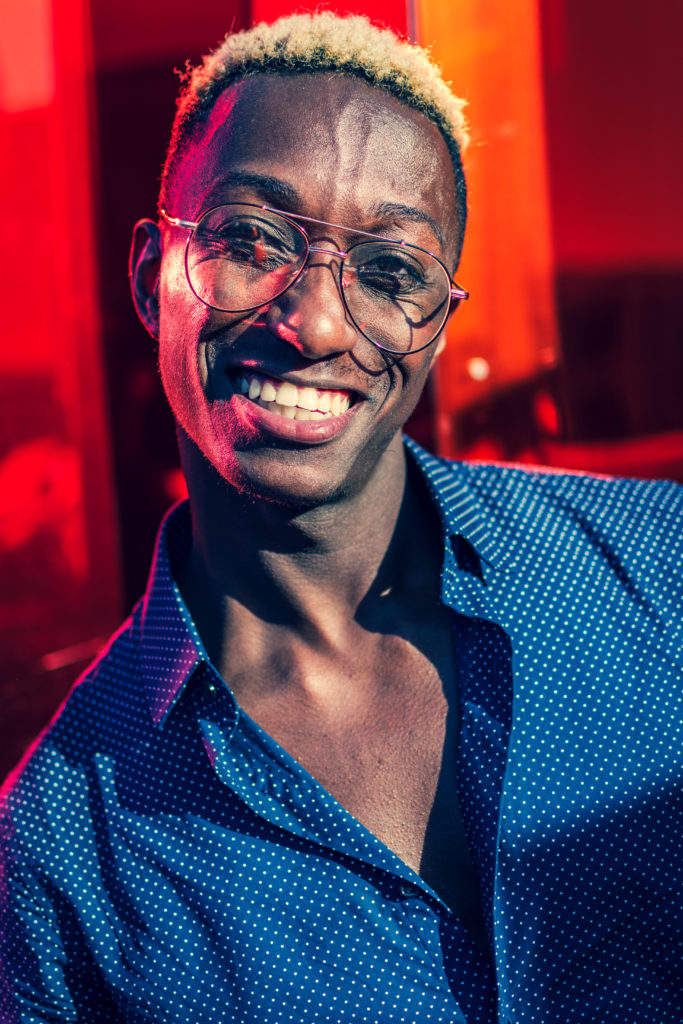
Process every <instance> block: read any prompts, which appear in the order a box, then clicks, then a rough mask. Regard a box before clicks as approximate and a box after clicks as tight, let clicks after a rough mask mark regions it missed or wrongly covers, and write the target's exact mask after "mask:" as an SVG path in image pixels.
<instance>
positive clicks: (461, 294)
mask: <svg viewBox="0 0 683 1024" xmlns="http://www.w3.org/2000/svg"><path fill="white" fill-rule="evenodd" d="M469 297H470V293H469V292H466V291H465V289H464V288H461V287H460V285H459V284H452V285H451V299H469Z"/></svg>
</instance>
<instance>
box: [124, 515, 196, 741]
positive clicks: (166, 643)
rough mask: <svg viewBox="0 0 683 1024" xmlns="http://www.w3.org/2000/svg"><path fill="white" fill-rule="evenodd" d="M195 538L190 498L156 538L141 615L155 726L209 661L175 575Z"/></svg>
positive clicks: (143, 665) (142, 645)
mask: <svg viewBox="0 0 683 1024" xmlns="http://www.w3.org/2000/svg"><path fill="white" fill-rule="evenodd" d="M191 542H192V519H191V515H190V503H189V501H182V502H180V503H179V504H178V505H176V506H174V507H173V508H172V509H171V510H170V511H169V512H168V513H167V515H166V516H165V518H164V520H163V522H162V524H161V528H160V530H159V535H158V537H157V542H156V547H155V550H154V558H153V559H152V568H151V570H150V575H149V581H148V584H147V590H146V592H145V596H144V598H143V602H142V609H141V620H140V667H141V670H142V675H143V678H144V684H145V687H146V689H147V693H148V699H149V706H150V710H151V712H152V718H153V720H154V723H155V725H163V724H164V722H165V720H166V718H167V717H168V715H169V713H170V711H171V709H172V707H173V705H174V704H175V703H176V701H177V699H178V697H179V695H180V693H181V691H182V690H183V688H184V686H185V684H186V683H187V681H188V679H189V678H190V676H191V675H192V674H193V673H194V671H195V669H197V667H198V666H199V665H200V664H202V663H204V664H206V665H210V662H209V659H208V656H207V654H206V651H205V650H204V645H203V644H202V641H201V639H200V636H199V633H198V632H197V628H196V626H195V624H194V622H193V620H192V616H191V615H190V613H189V611H188V608H187V605H186V604H185V602H184V600H183V598H182V596H181V593H180V590H179V589H178V584H177V583H176V581H175V578H174V575H173V568H172V567H173V564H174V563H175V564H179V563H180V562H181V561H182V560H183V559H184V558H185V557H186V556H187V555H188V554H189V550H190V545H191Z"/></svg>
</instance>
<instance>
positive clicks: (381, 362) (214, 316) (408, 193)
mask: <svg viewBox="0 0 683 1024" xmlns="http://www.w3.org/2000/svg"><path fill="white" fill-rule="evenodd" d="M227 202H244V203H259V204H267V205H269V206H273V207H276V208H278V209H281V210H282V209H283V210H286V211H289V212H291V213H294V214H300V215H304V216H307V217H312V218H316V219H317V220H323V221H327V222H333V223H335V224H343V225H345V226H347V227H348V230H341V229H339V228H332V227H322V226H320V225H309V226H308V227H307V231H308V234H309V237H310V238H311V240H312V242H313V244H314V245H320V246H321V247H323V248H328V249H337V250H345V249H347V248H348V247H349V246H351V245H352V244H353V243H354V242H356V241H360V240H361V238H360V237H358V236H357V237H354V229H356V230H360V231H370V232H374V233H376V234H380V235H384V236H386V237H388V238H392V239H396V240H400V239H404V240H406V241H410V242H413V243H415V244H416V245H419V246H421V247H423V248H425V249H427V250H429V251H431V252H433V253H435V255H437V256H439V257H440V258H441V259H442V261H443V262H444V263H445V265H446V266H447V267H448V269H449V272H451V273H452V272H454V270H455V264H456V259H457V236H458V232H457V223H456V217H455V192H454V180H453V172H452V167H451V162H450V158H449V155H448V151H447V148H446V145H445V142H444V140H443V138H442V136H441V134H440V133H439V131H438V130H437V128H436V127H435V126H434V125H433V124H432V123H431V122H430V121H429V120H428V119H427V118H425V117H424V116H423V115H422V114H420V113H418V112H416V111H413V110H412V109H410V108H409V107H406V106H404V105H403V104H401V103H399V102H398V101H397V100H395V99H394V98H393V97H391V96H389V95H388V94H386V93H384V92H383V91H381V90H379V89H377V88H373V87H370V86H367V85H366V84H365V83H363V82H360V81H359V80H357V79H354V78H351V77H349V76H337V77H332V76H327V75H322V74H316V75H298V76H296V75H295V76H285V75H261V76H256V77H253V78H250V79H247V80H245V81H242V82H239V83H237V84H235V85H233V86H231V87H230V88H228V89H227V90H226V91H225V92H224V93H223V94H222V96H221V97H220V98H219V99H218V101H217V103H216V105H215V107H214V108H213V110H212V113H211V116H210V118H209V121H208V123H207V124H206V126H205V127H204V129H203V130H202V133H201V136H200V137H199V138H198V139H197V141H196V142H195V143H194V144H193V146H192V148H191V149H190V150H189V152H188V154H187V155H186V156H185V158H184V160H183V163H182V165H181V168H180V170H179V173H178V175H177V178H176V182H175V187H174V190H173V205H174V208H173V209H171V210H169V211H168V212H169V213H170V214H172V215H173V216H176V217H180V218H183V219H185V220H196V219H197V218H198V217H199V216H200V214H201V213H202V212H203V211H205V210H207V209H209V208H211V207H213V206H216V205H218V204H221V203H227ZM434 225H436V226H437V229H436V231H435V227H434ZM186 237H187V232H186V231H185V230H182V229H178V228H174V227H169V228H165V229H164V234H163V255H162V260H161V267H160V272H159V356H160V367H161V375H162V380H163V384H164V388H165V391H166V394H167V397H168V400H169V402H170V404H171V408H172V410H173V413H174V415H175V417H176V420H177V421H178V423H179V425H180V427H181V428H182V431H181V442H182V436H183V431H184V433H185V434H187V435H188V436H189V437H190V438H191V439H192V441H193V442H194V445H196V447H197V448H198V449H199V450H200V451H201V452H202V453H203V455H204V456H205V457H206V459H208V460H209V462H210V463H211V464H212V465H213V467H214V468H215V470H216V471H217V472H218V473H219V474H220V476H221V477H223V478H224V479H225V480H227V481H228V482H230V483H231V484H233V485H234V486H236V487H238V488H239V489H241V490H245V491H247V492H248V493H251V494H253V495H257V496H262V497H265V498H268V499H271V500H275V501H279V502H282V503H284V504H287V505H290V506H294V507H308V506H311V505H316V504H320V503H323V502H326V501H330V500H333V499H335V498H337V497H340V496H342V495H345V494H348V493H352V492H354V491H355V490H358V489H360V488H362V487H363V485H364V483H365V482H366V481H367V480H368V479H369V478H370V476H371V475H372V474H373V473H374V472H375V471H376V469H377V467H378V465H379V464H380V463H381V461H382V459H383V458H384V459H385V460H386V459H387V458H389V457H391V456H390V454H389V455H387V454H386V453H387V451H388V449H390V446H392V444H396V443H397V437H398V432H399V431H400V428H401V427H402V425H403V424H404V422H405V421H406V419H407V418H408V416H409V415H410V413H411V412H412V410H413V408H414V407H415V404H416V402H417V400H418V397H419V395H420V392H421V390H422V388H423V385H424V383H425V380H426V377H427V374H428V371H429V367H430V365H431V363H432V361H433V359H434V356H435V354H436V352H437V348H438V343H434V344H433V345H432V346H430V347H429V348H427V349H426V350H424V351H421V352H418V353H415V354H412V355H407V356H404V357H401V358H397V357H390V356H388V355H386V354H383V353H381V352H380V351H378V350H377V349H376V348H375V347H374V346H373V345H372V343H371V342H370V341H368V340H367V339H366V338H365V337H364V336H363V335H362V334H361V333H360V332H359V330H358V329H357V328H356V327H355V325H354V324H353V322H352V321H351V320H350V318H349V316H348V314H347V313H346V311H345V309H344V305H343V302H342V300H341V297H340V294H339V284H338V281H339V276H338V263H339V261H338V260H337V259H336V257H331V256H327V255H324V256H323V255H317V254H311V256H310V257H309V263H308V269H307V271H306V272H305V273H304V275H303V276H302V278H300V279H299V280H298V281H297V282H295V284H294V285H293V286H292V287H291V288H290V289H288V291H286V292H285V293H284V294H283V295H281V296H279V297H278V298H277V299H275V300H274V301H272V302H271V303H269V304H268V305H266V306H262V307H261V308H259V309H257V310H254V311H250V312H247V313H239V314H234V313H232V314H230V313H222V312H218V311H216V310H212V309H210V308H209V307H207V306H206V305H204V304H202V303H201V302H200V301H199V300H198V299H197V298H196V297H195V296H194V295H193V293H192V291H191V290H190V288H189V286H188V283H187V279H186V275H185V268H184V248H185V241H186ZM254 379H256V380H257V382H258V384H259V385H261V386H263V385H264V384H266V383H267V384H269V385H270V387H271V388H274V389H275V393H276V395H279V394H280V393H281V392H280V388H281V387H282V384H283V383H287V384H289V385H293V386H294V387H295V388H297V389H299V390H298V391H297V392H296V398H297V406H299V405H300V404H302V402H303V404H304V405H306V404H317V405H318V406H321V408H322V410H324V411H330V412H332V415H331V416H330V415H325V416H323V417H322V418H319V417H317V416H314V418H313V419H306V418H303V417H304V416H305V413H304V414H301V413H296V414H295V415H294V416H292V412H291V409H292V406H285V407H283V406H282V404H281V403H280V402H279V401H276V402H275V403H273V402H272V401H268V400H267V397H268V396H271V397H272V395H273V391H272V390H270V389H269V388H268V387H266V388H265V391H264V393H263V395H262V396H259V397H256V396H254V397H252V398H250V397H249V394H248V393H247V394H245V393H244V388H245V386H246V385H245V381H246V382H247V383H250V382H251V381H252V380H254ZM304 388H305V389H309V390H307V392H306V393H305V395H303V394H302V390H301V389H304ZM310 389H313V390H310ZM254 390H255V388H252V392H253V391H254ZM285 392H286V397H287V399H288V401H291V400H292V397H293V392H292V391H291V388H286V389H285ZM285 392H282V394H283V396H284V395H285ZM328 392H329V400H328V398H327V397H326V393H328ZM300 399H301V400H302V401H300ZM311 400H313V401H311ZM346 406H348V409H346ZM345 409H346V411H344V410H345ZM312 411H313V412H319V411H320V410H319V409H314V410H312ZM300 417H301V418H300ZM394 458H395V456H394Z"/></svg>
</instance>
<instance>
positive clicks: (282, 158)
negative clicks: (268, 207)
mask: <svg viewBox="0 0 683 1024" xmlns="http://www.w3.org/2000/svg"><path fill="white" fill-rule="evenodd" d="M235 169H243V170H246V169H248V170H258V171H259V172H261V173H264V174H268V175H271V176H274V177H277V178H280V179H282V180H283V181H286V182H289V183H292V184H294V185H295V186H296V188H297V191H298V192H299V193H300V194H301V195H302V197H303V200H304V201H305V203H306V204H308V207H307V210H306V211H301V212H308V213H309V215H311V216H319V217H320V218H321V219H325V220H335V219H336V218H338V217H340V216H341V215H342V211H343V208H345V211H346V212H344V213H343V216H347V217H348V216H351V215H353V214H354V213H355V214H356V216H361V217H362V216H363V215H364V212H365V211H366V209H367V208H368V204H370V205H372V203H376V201H377V200H378V198H381V199H382V200H384V201H386V202H390V203H391V202H394V203H400V204H404V205H405V204H407V205H411V206H418V207H422V208H425V209H426V212H427V213H428V214H429V215H430V216H432V217H436V219H437V220H438V221H439V223H440V226H441V227H442V229H443V231H444V234H449V233H450V231H451V230H454V228H455V184H454V175H453V168H452V164H451V159H450V155H449V153H448V148H447V146H446V143H445V141H444V139H443V136H442V135H441V132H440V131H439V129H438V128H437V127H436V125H435V124H434V123H433V122H432V121H430V120H429V119H428V118H427V117H426V116H425V115H424V114H422V113H420V112H419V111H417V110H414V109H413V108H411V107H408V106H407V105H405V104H403V103H401V102H400V101H399V100H398V99H396V98H395V97H394V96H391V95H390V94H389V93H387V92H385V91H384V90H383V89H379V88H377V87H375V86H370V85H368V84H366V83H365V82H362V81H361V80H360V79H357V78H354V77H352V76H349V75H334V76H333V75H328V74H322V73H314V74H293V75H282V74H260V75H255V76H253V77H251V78H248V79H245V80H242V81H239V82H236V83H234V84H233V85H231V86H229V87H228V88H227V89H225V90H224V92H223V93H221V95H220V96H219V97H218V99H217V101H216V103H215V104H214V106H213V108H212V110H211V112H210V114H209V116H208V119H207V120H206V122H204V123H203V124H202V125H201V126H200V127H199V129H198V131H197V132H196V134H195V136H194V138H193V141H192V143H191V144H190V146H189V147H188V150H187V152H186V154H185V155H184V157H183V160H182V162H181V164H180V167H179V168H178V173H177V174H176V178H175V187H174V193H175V196H176V198H177V201H178V202H179V204H182V206H181V207H180V208H181V209H182V215H183V216H189V215H193V216H196V215H197V214H198V213H199V212H201V210H202V209H205V208H206V205H207V202H209V203H213V202H220V201H221V200H222V195H221V188H222V185H221V183H222V181H224V180H226V179H227V178H228V177H229V172H230V171H234V170H235ZM323 207H324V208H325V209H324V213H323V212H322V208H323ZM314 208H315V209H314ZM341 222H342V223H347V222H348V221H341ZM358 226H360V225H358Z"/></svg>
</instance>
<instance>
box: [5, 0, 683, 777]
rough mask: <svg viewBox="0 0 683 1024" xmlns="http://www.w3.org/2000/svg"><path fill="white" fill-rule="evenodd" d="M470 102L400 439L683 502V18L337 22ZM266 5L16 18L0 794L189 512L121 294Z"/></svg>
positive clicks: (478, 4) (8, 34)
mask: <svg viewBox="0 0 683 1024" xmlns="http://www.w3.org/2000/svg"><path fill="white" fill-rule="evenodd" d="M318 6H320V7H329V8H331V9H333V10H336V11H338V12H339V13H359V12H361V13H366V14H368V15H369V16H370V17H371V18H372V19H373V20H376V21H378V22H380V23H384V24H387V25H389V26H391V27H393V28H395V29H397V30H398V31H399V32H401V33H404V34H406V33H407V34H408V35H409V36H411V37H412V38H414V39H416V40H417V41H419V42H421V43H423V44H425V45H430V46H431V47H432V51H433V54H434V56H435V57H436V59H437V60H438V61H439V62H440V63H441V64H442V66H443V67H444V69H445V74H446V78H447V79H449V80H450V81H451V82H452V83H453V87H454V89H455V91H456V92H458V93H460V94H461V95H464V96H465V97H467V100H468V102H469V108H468V112H469V117H470V120H471V123H472V144H471V146H470V149H469V151H468V154H467V161H466V167H467V173H468V179H469V185H470V202H471V218H470V225H469V228H468V236H467V240H466V244H465V253H464V257H463V262H462V265H461V268H460V270H459V272H458V281H459V283H461V284H462V285H463V286H465V287H466V288H468V289H469V290H470V291H471V295H472V298H471V300H470V301H469V302H468V303H465V304H463V306H461V308H460V309H459V310H458V313H457V315H456V316H455V317H454V318H453V320H452V321H451V328H450V337H449V341H448V346H447V349H446V353H445V355H444V356H443V357H442V360H441V363H440V366H439V368H438V371H437V373H435V375H434V378H433V380H432V381H431V384H430V387H429V389H428V392H427V393H426V394H425V396H424V398H423V401H422V403H421V405H420V407H419V408H418V410H417V412H416V414H415V416H414V417H413V420H412V421H411V423H410V425H409V428H408V429H409V432H410V433H412V434H413V436H415V437H416V438H417V439H418V440H419V441H421V442H422V443H424V444H426V445H427V446H429V447H431V448H432V449H434V450H437V451H438V452H440V453H442V454H445V455H450V456H460V457H466V458H477V459H495V460H506V461H514V462H521V463H532V464H541V465H546V466H551V467H568V468H572V469H576V470H588V471H593V472H600V473H616V474H620V475H633V476H643V477H669V478H673V479H677V480H680V481H683V409H682V403H681V385H682V384H683V345H682V344H681V342H682V340H683V287H682V286H683V230H682V229H683V197H682V188H681V186H682V184H683V132H681V101H682V100H683V62H681V60H680V52H679V49H680V39H681V38H682V37H683V5H681V4H673V3H671V2H670V0H649V3H648V4H643V3H641V2H640V0H600V2H599V3H595V0H486V2H482V0H449V2H448V3H444V2H443V0H409V2H408V3H407V5H403V4H401V3H390V2H388V0H367V2H366V3H357V4H344V3H333V2H330V3H322V4H319V5H318ZM301 9H306V8H305V7H302V6H301V5H296V4H288V3H276V2H275V0H223V2H222V3H220V4H217V3H216V2H215V0H192V2H191V3H187V2H182V0H89V2H88V0H0V196H1V197H2V209H1V214H0V223H1V224H2V239H3V244H2V252H1V255H0V260H1V273H0V299H1V307H0V339H1V340H0V410H1V413H0V557H1V559H2V570H1V572H0V655H1V659H2V672H1V675H0V707H1V708H2V719H1V724H0V776H2V775H4V774H5V773H6V772H7V771H8V770H9V769H10V768H11V767H12V766H13V765H14V764H15V763H16V761H17V759H18V758H19V757H20V756H21V754H22V752H23V750H24V749H25V747H26V745H27V743H28V742H29V741H30V739H31V738H32V737H33V736H34V735H35V734H36V732H37V731H38V730H39V729H40V728H41V727H42V726H43V725H44V724H45V722H46V721H47V720H48V719H49V717H50V716H51V715H52V714H53V712H54V710H55V708H56V707H57V706H58V704H59V702H60V701H61V700H62V699H63V697H64V695H65V693H66V692H67V689H68V687H69V686H70V685H71V683H72V682H73V680H74V679H75V678H76V676H77V674H78V673H79V672H80V671H81V670H82V669H83V667H84V666H85V665H86V664H87V663H88V661H89V660H90V659H91V658H92V657H93V655H94V654H95V653H96V651H97V650H98V649H99V648H100V646H101V645H102V643H103V642H104V641H105V640H106V638H107V636H108V635H109V634H110V632H111V631H112V630H113V629H115V628H116V627H117V626H118V624H119V623H120V622H121V620H122V618H123V617H124V616H125V615H126V614H127V613H128V611H129V610H130V608H131V606H132V604H133V603H134V601H135V600H136V599H137V597H138V596H139V595H140V593H141V592H142V590H143V588H144V586H145V580H146V575H147V571H148V566H149V561H150V558H151V554H152V550H153V544H154V536H155V532H156V528H157V526H158V522H159V519H160V518H161V516H162V514H163V512H164V511H165V510H166V508H167V507H168V506H169V505H170V504H171V503H172V502H173V501H175V500H177V499H178V498H179V497H181V496H182V495H183V482H182V477H181V475H180V473H179V470H178V462H177V456H176V448H175V437H174V430H173V424H172V420H171V417H170V414H169V412H168V410H167V408H166V405H165V402H164V398H163V395H162V392H161V387H160V382H159V377H158V373H157V368H156V353H155V349H154V345H153V343H152V341H151V340H150V339H149V338H148V336H147V335H146V334H145V332H144V330H143V329H142V328H141V326H140V325H139V323H138V322H137V320H136V318H135V314H134V311H133V306H132V303H131V301H130V298H129V294H128V281H127V275H126V266H127V257H128V246H129V240H130V235H131V229H132V226H133V224H134V222H135V221H136V220H137V219H138V218H139V217H141V216H146V215H152V216H154V213H155V209H156V197H157V189H158V180H159V172H160V168H161V163H162V160H163V157H164V150H165V145H166V142H167V138H168V134H169V129H170V125H171V120H172V116H173V111H174V99H175V95H176V92H177V87H178V80H177V75H176V73H175V72H174V69H182V68H183V67H184V66H185V61H186V60H188V59H189V60H190V61H191V62H196V61H197V60H198V59H199V57H200V56H201V55H202V54H203V53H205V52H206V51H207V50H208V49H209V48H211V47H212V46H213V45H214V44H215V43H216V42H217V41H218V40H219V39H220V38H222V36H223V35H224V34H225V33H226V31H228V30H237V29H240V28H244V27H248V26H249V25H250V24H254V23H256V22H258V21H261V20H273V19H274V18H275V17H277V16H278V15H280V14H284V13H291V12H293V11H295V10H301Z"/></svg>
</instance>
